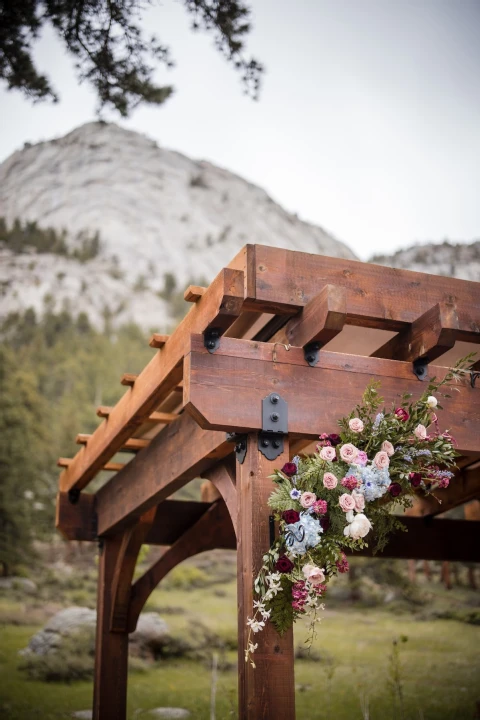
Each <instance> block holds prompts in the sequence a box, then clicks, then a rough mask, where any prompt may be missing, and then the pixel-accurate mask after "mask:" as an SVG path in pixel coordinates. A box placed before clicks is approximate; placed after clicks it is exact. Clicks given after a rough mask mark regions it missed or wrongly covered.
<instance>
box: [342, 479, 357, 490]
mask: <svg viewBox="0 0 480 720" xmlns="http://www.w3.org/2000/svg"><path fill="white" fill-rule="evenodd" d="M340 482H341V484H342V485H343V487H346V488H347V489H348V490H356V489H357V488H358V480H357V478H356V477H344V478H343V480H341V481H340Z"/></svg>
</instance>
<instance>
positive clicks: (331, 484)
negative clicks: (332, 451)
mask: <svg viewBox="0 0 480 720" xmlns="http://www.w3.org/2000/svg"><path fill="white" fill-rule="evenodd" d="M337 484H338V480H337V478H336V477H335V475H334V474H333V473H330V472H326V473H325V475H324V476H323V486H324V487H326V488H327V490H333V489H334V488H336V487H337Z"/></svg>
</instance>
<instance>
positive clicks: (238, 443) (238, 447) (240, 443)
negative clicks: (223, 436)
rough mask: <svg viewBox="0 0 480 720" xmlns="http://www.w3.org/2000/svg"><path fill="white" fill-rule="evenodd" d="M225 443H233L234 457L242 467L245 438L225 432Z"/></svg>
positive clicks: (245, 452)
mask: <svg viewBox="0 0 480 720" xmlns="http://www.w3.org/2000/svg"><path fill="white" fill-rule="evenodd" d="M227 442H234V443H235V455H236V457H237V460H238V462H239V463H240V465H242V464H243V461H244V460H245V456H246V454H247V436H246V435H241V434H240V435H239V434H238V433H228V432H227Z"/></svg>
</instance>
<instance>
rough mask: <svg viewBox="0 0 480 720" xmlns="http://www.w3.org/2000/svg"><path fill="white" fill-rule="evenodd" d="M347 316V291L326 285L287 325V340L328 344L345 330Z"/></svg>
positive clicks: (296, 342) (296, 343) (294, 343)
mask: <svg viewBox="0 0 480 720" xmlns="http://www.w3.org/2000/svg"><path fill="white" fill-rule="evenodd" d="M346 319H347V291H346V290H345V288H344V287H337V286H335V285H325V287H324V288H322V290H321V291H320V292H319V293H318V295H315V297H313V298H312V299H311V300H309V302H308V303H307V304H306V305H305V307H304V308H303V309H302V311H301V312H300V313H299V315H298V316H295V317H293V318H292V319H291V320H289V321H288V323H287V325H286V326H285V336H286V339H287V342H289V343H290V344H291V345H296V346H297V347H299V346H300V347H303V346H305V345H307V344H308V343H310V342H318V343H320V345H325V344H326V343H327V342H329V341H330V340H332V339H333V338H334V337H335V336H336V335H338V333H340V332H341V331H342V330H343V326H344V325H345V321H346Z"/></svg>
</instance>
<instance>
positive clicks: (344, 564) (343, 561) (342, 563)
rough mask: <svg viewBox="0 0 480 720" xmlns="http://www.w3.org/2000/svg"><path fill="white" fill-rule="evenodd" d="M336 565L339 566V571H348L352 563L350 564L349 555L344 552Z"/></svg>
mask: <svg viewBox="0 0 480 720" xmlns="http://www.w3.org/2000/svg"><path fill="white" fill-rule="evenodd" d="M335 565H336V566H337V569H338V572H340V573H346V572H348V571H349V570H350V565H349V564H348V560H347V556H346V555H345V553H344V552H342V556H341V558H340V560H337V562H336V563H335Z"/></svg>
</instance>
